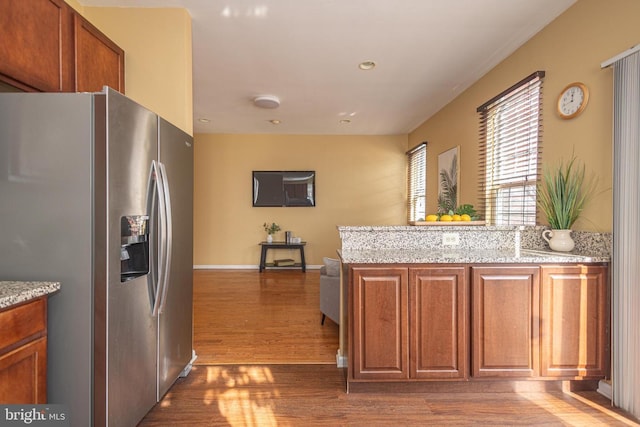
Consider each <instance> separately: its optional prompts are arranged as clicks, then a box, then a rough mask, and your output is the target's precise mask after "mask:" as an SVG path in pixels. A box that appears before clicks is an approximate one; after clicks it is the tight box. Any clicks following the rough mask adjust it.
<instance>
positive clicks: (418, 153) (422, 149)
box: [407, 143, 427, 221]
mask: <svg viewBox="0 0 640 427" xmlns="http://www.w3.org/2000/svg"><path fill="white" fill-rule="evenodd" d="M407 156H408V159H407V164H408V170H407V219H408V220H409V221H417V220H419V219H424V216H425V211H426V186H427V181H426V175H427V144H426V143H422V144H420V145H418V146H417V147H415V148H414V149H412V150H410V151H409V152H408V153H407Z"/></svg>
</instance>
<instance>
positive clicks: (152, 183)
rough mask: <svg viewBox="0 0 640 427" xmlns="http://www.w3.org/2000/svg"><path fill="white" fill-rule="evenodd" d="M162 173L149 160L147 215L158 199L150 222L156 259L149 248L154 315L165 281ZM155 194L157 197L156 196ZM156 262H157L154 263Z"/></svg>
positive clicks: (151, 297) (152, 209) (150, 290)
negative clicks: (155, 246)
mask: <svg viewBox="0 0 640 427" xmlns="http://www.w3.org/2000/svg"><path fill="white" fill-rule="evenodd" d="M163 178H164V177H163V174H162V171H161V169H160V166H159V162H156V161H155V160H152V161H151V168H150V170H149V184H148V189H147V209H148V210H149V216H150V217H151V218H153V219H155V218H156V215H155V205H156V200H157V201H158V209H157V212H158V215H157V218H158V224H157V226H156V225H155V224H152V229H151V233H152V234H153V233H154V232H156V233H157V235H156V236H155V239H151V241H152V242H153V241H154V240H155V241H156V242H157V259H156V256H155V253H156V251H155V248H154V247H153V246H152V248H151V249H150V250H149V258H150V264H151V265H152V266H153V269H152V271H153V274H152V275H151V279H150V286H149V298H150V301H151V314H152V315H153V316H154V317H155V316H157V315H158V312H159V309H160V303H161V295H162V288H163V287H164V285H165V282H166V276H165V271H166V256H167V254H166V249H167V244H166V235H167V207H166V196H165V192H164V190H165V188H166V187H165V185H164V184H163V183H162V181H163ZM156 195H157V198H156ZM156 263H157V264H156ZM156 265H157V270H158V277H157V278H155V270H156Z"/></svg>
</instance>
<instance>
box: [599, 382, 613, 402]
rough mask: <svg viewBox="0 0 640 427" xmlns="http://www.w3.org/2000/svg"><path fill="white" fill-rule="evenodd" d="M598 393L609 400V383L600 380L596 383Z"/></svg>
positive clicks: (610, 395) (610, 394)
mask: <svg viewBox="0 0 640 427" xmlns="http://www.w3.org/2000/svg"><path fill="white" fill-rule="evenodd" d="M597 391H598V393H600V394H601V395H603V396H604V397H607V398H609V399H611V397H612V396H613V394H612V393H611V383H610V382H609V381H605V380H600V381H598V390H597Z"/></svg>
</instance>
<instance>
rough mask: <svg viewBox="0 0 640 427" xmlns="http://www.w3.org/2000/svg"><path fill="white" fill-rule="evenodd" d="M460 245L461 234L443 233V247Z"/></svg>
mask: <svg viewBox="0 0 640 427" xmlns="http://www.w3.org/2000/svg"><path fill="white" fill-rule="evenodd" d="M459 244H460V234H459V233H442V245H443V246H457V245H459Z"/></svg>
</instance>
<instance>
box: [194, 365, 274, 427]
mask: <svg viewBox="0 0 640 427" xmlns="http://www.w3.org/2000/svg"><path fill="white" fill-rule="evenodd" d="M206 369H207V376H206V378H207V379H206V381H207V384H212V385H220V384H224V387H225V389H224V391H216V389H217V387H214V388H210V389H208V390H207V392H206V393H205V395H204V397H203V402H204V403H205V404H206V405H215V404H216V403H217V407H218V410H219V411H220V414H221V415H222V416H223V417H224V418H225V419H226V421H227V422H228V423H229V425H230V426H233V427H241V426H242V427H253V426H267V427H268V426H277V425H278V422H277V421H276V416H275V403H274V402H275V399H277V398H278V397H279V396H280V393H279V391H278V390H277V388H276V387H275V385H274V387H273V388H271V389H267V390H266V391H265V390H264V388H261V389H260V391H258V390H257V389H256V388H254V387H253V386H256V385H263V386H264V384H274V378H273V374H272V372H271V369H269V368H268V367H265V366H233V367H232V366H228V367H226V366H209V367H207V368H206Z"/></svg>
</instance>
